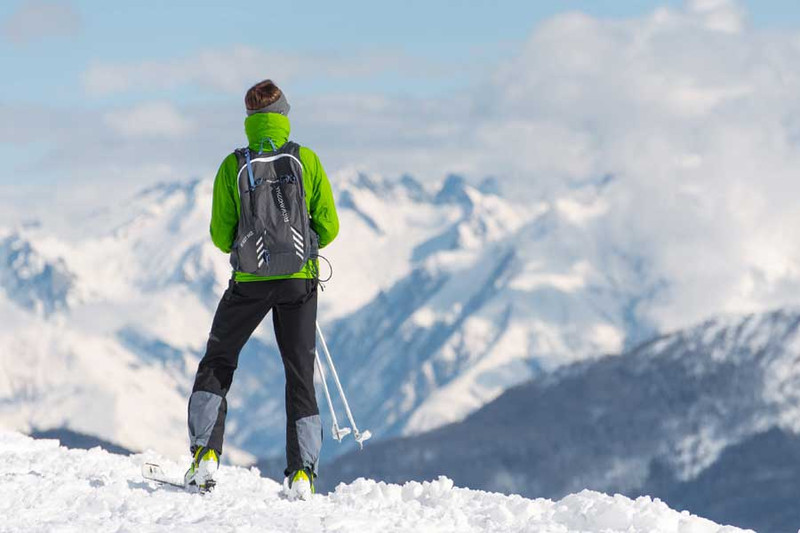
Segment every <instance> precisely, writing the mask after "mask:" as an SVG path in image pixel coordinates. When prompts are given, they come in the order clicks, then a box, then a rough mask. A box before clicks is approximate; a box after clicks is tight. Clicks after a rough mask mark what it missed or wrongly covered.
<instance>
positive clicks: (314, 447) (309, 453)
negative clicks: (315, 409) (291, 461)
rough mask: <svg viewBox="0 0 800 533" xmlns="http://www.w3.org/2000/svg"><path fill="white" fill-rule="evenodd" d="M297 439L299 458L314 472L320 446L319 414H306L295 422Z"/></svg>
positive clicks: (320, 423) (320, 426)
mask: <svg viewBox="0 0 800 533" xmlns="http://www.w3.org/2000/svg"><path fill="white" fill-rule="evenodd" d="M295 426H296V427H297V441H298V444H299V445H300V459H302V461H303V466H304V467H306V468H311V469H312V471H313V472H314V473H317V472H318V468H319V451H320V449H321V448H322V421H321V420H320V418H319V415H312V416H307V417H305V418H301V419H300V420H298V421H297V422H295Z"/></svg>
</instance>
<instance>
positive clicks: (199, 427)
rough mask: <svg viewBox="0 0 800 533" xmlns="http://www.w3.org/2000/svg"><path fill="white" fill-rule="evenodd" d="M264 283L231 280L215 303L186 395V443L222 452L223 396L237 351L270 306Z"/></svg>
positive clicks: (232, 371) (193, 446) (230, 377)
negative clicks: (190, 386) (211, 318)
mask: <svg viewBox="0 0 800 533" xmlns="http://www.w3.org/2000/svg"><path fill="white" fill-rule="evenodd" d="M264 283H269V282H250V283H238V284H235V283H232V284H231V285H230V286H229V287H228V290H226V291H225V294H224V295H223V296H222V299H221V300H220V302H219V306H218V307H217V312H216V314H215V315H214V322H213V324H212V326H211V333H210V334H209V336H208V344H207V345H206V354H205V356H204V357H203V359H202V360H201V361H200V365H199V366H198V368H197V375H196V377H195V380H194V387H193V388H192V395H191V397H190V398H189V438H190V446H191V448H192V449H195V448H196V447H198V446H202V447H204V448H211V449H214V450H216V452H217V453H222V439H223V433H224V431H225V415H226V413H227V410H228V406H227V401H226V400H225V396H226V395H227V393H228V390H229V389H230V386H231V381H232V380H233V373H234V371H235V370H236V366H237V364H238V360H239V352H241V350H242V347H243V346H244V344H245V343H246V342H247V339H249V338H250V335H252V334H253V331H254V330H255V329H256V327H258V325H259V324H260V323H261V321H262V320H263V319H264V316H265V315H266V314H267V312H268V311H269V309H270V306H271V303H272V302H271V301H270V298H269V297H268V293H269V291H267V290H265V289H266V288H267V287H265V286H263V284H264Z"/></svg>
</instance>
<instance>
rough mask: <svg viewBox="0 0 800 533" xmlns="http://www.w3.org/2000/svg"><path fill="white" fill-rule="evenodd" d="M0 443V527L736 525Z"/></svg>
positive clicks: (600, 503) (681, 528) (589, 501)
mask: <svg viewBox="0 0 800 533" xmlns="http://www.w3.org/2000/svg"><path fill="white" fill-rule="evenodd" d="M0 452H2V456H3V461H2V463H0V482H1V483H2V487H3V497H2V498H0V514H2V516H3V517H4V518H3V521H2V523H0V532H12V531H26V532H48V533H49V532H52V531H59V532H82V531H93V532H105V531H109V532H111V531H114V532H127V531H136V532H157V531H197V530H203V531H220V532H225V531H236V532H249V531H253V532H255V531H258V532H273V531H274V532H278V531H280V532H286V531H293V532H297V533H302V532H350V531H353V532H359V533H366V532H370V531H380V532H392V531H397V532H400V531H414V530H416V531H425V532H451V531H458V532H482V531H492V532H494V531H504V532H515V531H519V532H523V531H537V532H541V533H566V532H585V533H589V532H598V533H600V532H603V533H613V532H625V533H637V532H642V533H660V532H664V533H667V532H669V533H734V532H737V531H742V530H740V529H737V528H734V527H723V526H719V525H716V524H714V523H713V522H711V521H709V520H705V519H702V518H698V517H695V516H691V515H689V514H688V513H685V512H684V513H679V512H677V511H674V510H671V509H670V508H669V507H667V505H666V504H664V503H662V502H660V501H658V500H651V499H650V498H648V497H642V498H638V499H636V500H630V499H628V498H625V497H623V496H619V495H616V496H607V495H604V494H600V493H597V492H591V491H583V492H581V493H579V494H573V495H570V496H567V497H565V498H564V499H562V500H560V501H557V502H553V501H551V500H545V499H537V500H530V499H526V498H522V497H520V496H506V495H502V494H496V493H487V492H482V491H475V490H469V489H465V488H457V487H454V486H453V482H452V481H451V480H449V479H447V478H445V477H439V478H438V479H437V480H434V481H425V482H409V483H406V484H404V485H402V486H401V485H394V484H387V483H383V482H376V481H373V480H366V479H363V478H362V479H358V480H356V481H354V482H353V483H351V484H340V485H339V486H338V487H337V488H336V490H335V491H334V492H332V493H330V494H327V495H316V496H315V497H314V498H313V499H312V500H311V501H309V502H290V501H288V500H286V499H284V498H282V497H281V496H280V485H279V484H278V483H277V482H275V481H273V480H270V479H266V478H262V477H261V476H260V475H259V472H258V470H256V469H254V468H253V469H249V470H247V469H243V468H240V467H229V466H223V467H222V468H221V469H220V471H219V475H218V485H217V488H216V489H215V491H214V492H212V493H210V494H207V495H199V494H192V493H187V492H184V491H182V490H180V489H174V488H171V487H159V486H157V485H156V484H154V483H151V482H146V481H144V480H143V479H142V478H141V475H140V468H141V464H142V463H143V462H145V461H159V462H162V464H163V465H164V466H165V467H166V468H168V469H171V470H173V471H175V472H176V473H177V472H180V471H182V467H183V466H185V463H184V464H183V465H182V464H177V463H172V462H164V461H165V460H164V459H163V458H162V457H159V456H158V455H157V454H155V453H154V452H146V453H145V454H141V455H133V456H131V457H124V456H120V455H113V454H109V453H107V452H105V451H103V450H101V449H99V448H95V449H92V450H88V451H85V450H68V449H66V448H63V447H60V446H59V444H58V442H57V441H53V440H33V439H31V438H29V437H26V436H24V435H21V434H18V433H12V432H0ZM185 462H188V457H187V458H185ZM323 475H324V472H323Z"/></svg>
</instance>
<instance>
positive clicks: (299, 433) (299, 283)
mask: <svg viewBox="0 0 800 533" xmlns="http://www.w3.org/2000/svg"><path fill="white" fill-rule="evenodd" d="M282 284H283V287H282V290H281V291H280V300H279V301H278V302H277V303H276V305H275V307H274V309H273V312H272V318H273V324H274V326H275V338H276V339H277V341H278V347H279V348H280V351H281V358H282V359H283V366H284V370H285V373H286V464H287V466H286V475H287V476H288V475H290V474H291V473H292V472H294V471H297V470H301V469H303V468H307V469H309V470H310V471H311V472H312V473H314V474H316V472H317V468H318V466H319V452H320V449H321V447H322V422H321V421H320V417H319V409H318V408H317V398H316V395H315V393H314V354H315V348H316V321H317V287H316V282H315V281H314V280H302V279H292V280H285V281H284V282H282Z"/></svg>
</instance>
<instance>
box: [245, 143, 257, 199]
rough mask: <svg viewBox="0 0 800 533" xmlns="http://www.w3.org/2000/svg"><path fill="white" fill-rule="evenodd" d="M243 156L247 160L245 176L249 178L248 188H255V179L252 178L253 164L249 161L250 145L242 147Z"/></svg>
mask: <svg viewBox="0 0 800 533" xmlns="http://www.w3.org/2000/svg"><path fill="white" fill-rule="evenodd" d="M244 158H245V161H247V177H248V178H249V179H250V190H251V191H252V190H253V189H255V188H256V180H255V179H254V178H253V165H252V164H251V163H250V147H249V146H248V147H247V148H245V149H244Z"/></svg>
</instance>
